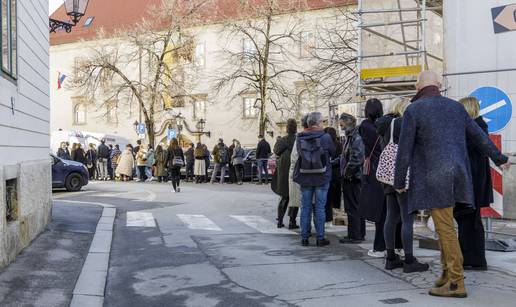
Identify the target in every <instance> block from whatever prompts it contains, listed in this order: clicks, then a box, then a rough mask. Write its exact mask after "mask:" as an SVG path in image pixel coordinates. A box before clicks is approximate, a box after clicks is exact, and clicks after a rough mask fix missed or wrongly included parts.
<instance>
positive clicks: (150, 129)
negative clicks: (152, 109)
mask: <svg viewBox="0 0 516 307" xmlns="http://www.w3.org/2000/svg"><path fill="white" fill-rule="evenodd" d="M145 125H146V126H147V137H148V138H149V144H150V145H152V147H153V148H154V142H155V138H156V132H155V131H154V121H153V120H151V119H147V120H145Z"/></svg>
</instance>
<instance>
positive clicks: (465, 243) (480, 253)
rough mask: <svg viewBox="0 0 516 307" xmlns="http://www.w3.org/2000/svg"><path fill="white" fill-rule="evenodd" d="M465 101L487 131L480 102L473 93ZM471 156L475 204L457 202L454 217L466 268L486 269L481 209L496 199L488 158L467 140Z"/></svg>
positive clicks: (477, 121) (461, 101) (469, 112)
mask: <svg viewBox="0 0 516 307" xmlns="http://www.w3.org/2000/svg"><path fill="white" fill-rule="evenodd" d="M459 102H460V103H462V104H463V105H464V107H465V108H466V111H467V112H468V114H469V116H470V117H471V118H473V119H474V120H475V122H476V123H477V124H478V126H479V127H480V128H482V130H483V131H484V132H485V133H486V134H488V130H487V128H488V127H487V124H486V122H485V121H484V120H483V119H482V117H481V116H479V112H480V104H479V102H478V100H477V99H476V98H474V97H467V98H463V99H461V100H460V101H459ZM466 144H467V148H468V156H469V161H470V164H471V176H472V179H473V192H474V194H475V208H468V207H466V206H461V205H457V206H456V207H455V208H454V215H455V220H456V221H457V224H458V226H459V227H458V228H459V243H460V248H461V250H462V255H463V257H464V264H463V265H464V269H466V270H467V269H470V270H487V262H486V253H485V234H484V225H483V224H482V218H481V216H480V209H481V208H483V207H489V205H490V204H491V203H493V186H492V182H491V168H490V166H489V158H488V157H487V156H486V155H485V154H483V153H482V151H481V150H480V149H479V148H478V147H476V146H475V145H474V144H473V142H471V141H470V140H467V143H466Z"/></svg>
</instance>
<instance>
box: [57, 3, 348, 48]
mask: <svg viewBox="0 0 516 307" xmlns="http://www.w3.org/2000/svg"><path fill="white" fill-rule="evenodd" d="M161 1H162V0H90V1H89V4H88V8H87V10H86V15H85V16H84V17H83V18H82V19H81V20H80V22H79V23H78V25H77V26H76V27H74V28H73V29H72V32H71V33H66V32H64V31H58V32H57V33H51V34H50V44H51V45H59V44H67V43H72V42H76V41H79V40H81V39H84V40H91V39H94V38H95V37H96V35H97V31H98V30H100V29H103V30H104V31H105V32H106V34H112V33H114V32H115V31H116V30H121V29H124V28H130V27H132V26H134V25H135V24H136V23H138V22H140V21H141V20H142V19H143V18H147V17H149V12H148V10H149V8H150V7H152V6H159V5H160V3H161ZM184 1H188V0H184ZM239 1H240V0H211V3H208V4H206V5H205V6H203V8H202V11H201V12H200V15H201V20H203V22H204V23H216V22H222V21H223V20H224V19H228V18H232V17H236V16H238V15H239V14H240V13H242V12H238V11H237V8H238V7H239V6H238V4H237V3H238V2H239ZM279 1H280V3H281V1H285V4H287V3H289V4H290V5H289V7H288V8H286V11H293V10H300V9H302V10H316V9H323V8H329V7H337V6H343V5H350V4H356V3H357V0H294V3H295V5H292V0H279ZM263 2H264V0H249V3H252V5H250V7H251V10H250V13H251V14H252V12H253V10H252V7H255V6H259V5H260V4H261V3H263ZM214 12H217V13H216V14H214ZM88 17H94V19H93V22H92V23H91V25H90V26H89V27H84V23H85V22H86V20H87V19H88ZM51 18H53V19H58V20H63V21H66V20H68V18H67V16H66V12H65V9H64V6H63V5H62V6H61V7H59V9H57V10H56V11H55V12H54V13H53V14H52V15H51Z"/></svg>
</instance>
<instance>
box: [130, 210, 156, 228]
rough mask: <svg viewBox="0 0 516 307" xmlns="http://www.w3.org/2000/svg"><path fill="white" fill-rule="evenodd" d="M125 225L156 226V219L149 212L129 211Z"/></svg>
mask: <svg viewBox="0 0 516 307" xmlns="http://www.w3.org/2000/svg"><path fill="white" fill-rule="evenodd" d="M126 225H127V226H128V227H156V221H155V220H154V216H153V215H152V213H150V212H138V211H129V212H127V224H126Z"/></svg>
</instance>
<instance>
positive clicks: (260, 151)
mask: <svg viewBox="0 0 516 307" xmlns="http://www.w3.org/2000/svg"><path fill="white" fill-rule="evenodd" d="M258 139H259V141H258V146H257V147H256V163H257V164H258V184H262V179H263V180H264V182H265V184H267V183H268V182H269V170H268V164H269V157H270V156H271V145H269V142H267V141H266V140H265V138H264V137H263V135H259V136H258ZM262 176H265V178H262Z"/></svg>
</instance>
